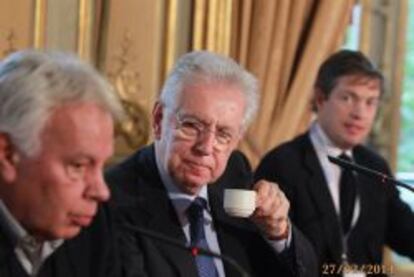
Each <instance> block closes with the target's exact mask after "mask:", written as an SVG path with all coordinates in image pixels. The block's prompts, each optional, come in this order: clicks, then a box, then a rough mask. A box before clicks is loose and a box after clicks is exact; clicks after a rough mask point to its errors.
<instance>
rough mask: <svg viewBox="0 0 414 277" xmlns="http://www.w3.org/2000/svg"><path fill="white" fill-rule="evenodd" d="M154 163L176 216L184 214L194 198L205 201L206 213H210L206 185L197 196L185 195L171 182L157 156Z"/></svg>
mask: <svg viewBox="0 0 414 277" xmlns="http://www.w3.org/2000/svg"><path fill="white" fill-rule="evenodd" d="M155 161H156V165H157V169H158V172H159V173H160V177H161V181H162V183H163V184H164V187H165V189H166V190H167V194H168V197H169V199H170V200H171V202H172V203H173V206H174V208H175V210H176V212H177V213H178V214H180V215H183V214H185V212H186V210H187V208H188V207H189V206H190V205H191V203H192V202H193V200H194V199H195V198H196V197H201V198H203V199H205V200H206V202H207V211H208V212H209V213H210V204H209V202H208V193H207V185H204V186H203V187H202V188H201V190H200V192H199V194H198V195H189V194H186V193H184V192H182V191H181V190H180V189H179V188H178V186H177V185H176V184H175V183H174V182H173V180H172V178H171V176H170V175H169V174H168V173H167V172H166V170H165V169H164V167H163V166H162V163H161V161H160V160H159V158H158V156H157V155H155Z"/></svg>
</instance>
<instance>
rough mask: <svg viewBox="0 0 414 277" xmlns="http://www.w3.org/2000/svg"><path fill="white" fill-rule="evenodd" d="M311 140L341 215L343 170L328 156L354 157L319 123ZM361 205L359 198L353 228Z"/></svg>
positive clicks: (313, 131) (356, 203) (335, 205)
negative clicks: (340, 199) (340, 182)
mask: <svg viewBox="0 0 414 277" xmlns="http://www.w3.org/2000/svg"><path fill="white" fill-rule="evenodd" d="M309 135H310V140H311V142H312V145H313V147H314V149H315V151H316V155H317V157H318V160H319V162H320V164H321V166H322V170H323V173H324V175H325V180H326V183H327V184H328V189H329V192H330V195H331V197H332V201H333V204H334V207H335V211H336V213H337V214H338V216H339V215H340V203H339V181H340V178H341V168H340V167H339V166H338V165H336V164H333V163H331V162H330V161H329V160H328V156H333V157H338V156H339V155H341V154H342V153H344V152H345V154H347V155H348V156H349V157H351V158H352V157H353V155H352V150H346V151H344V150H342V149H340V148H338V147H337V146H335V145H334V143H333V142H332V141H331V140H330V139H329V138H328V136H327V135H326V133H325V132H324V131H323V129H322V128H321V126H320V125H319V123H318V122H317V121H315V122H313V124H312V126H311V128H310V131H309ZM360 209H361V205H360V201H359V197H357V199H356V201H355V206H354V214H353V218H352V223H351V226H355V224H356V221H357V220H358V217H359V213H360Z"/></svg>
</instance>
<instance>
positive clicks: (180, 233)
mask: <svg viewBox="0 0 414 277" xmlns="http://www.w3.org/2000/svg"><path fill="white" fill-rule="evenodd" d="M257 105H258V95H257V82H256V79H255V78H254V77H253V76H252V75H251V74H250V73H248V72H247V71H246V70H244V69H243V68H242V67H240V66H239V65H238V64H237V63H235V62H234V61H233V60H231V59H229V58H227V57H224V56H220V55H217V54H213V53H209V52H193V53H189V54H186V55H184V56H183V57H182V58H181V59H180V60H179V61H178V63H177V65H176V67H175V68H174V69H173V71H172V73H171V74H170V75H169V77H168V79H167V81H166V83H165V85H164V88H163V90H162V92H161V95H160V98H159V100H158V101H157V102H156V104H155V106H154V109H153V114H152V115H153V131H154V138H155V142H154V145H151V146H149V147H145V148H143V149H140V150H138V151H137V152H136V153H135V154H133V155H132V156H131V157H130V158H129V159H127V160H126V161H124V162H122V163H121V164H119V165H117V166H115V167H114V168H112V169H111V170H109V171H108V174H107V176H106V177H107V181H108V183H109V184H111V186H112V189H113V203H114V204H115V207H117V209H118V211H119V215H120V219H119V222H120V224H121V225H122V224H123V223H127V224H129V225H132V226H137V227H143V228H146V229H149V230H151V231H153V232H157V233H163V234H164V235H166V236H169V237H174V238H175V239H177V240H180V241H181V242H182V243H183V244H187V245H190V244H193V238H194V237H198V238H200V237H201V241H203V243H204V245H203V246H202V247H203V248H208V249H209V250H212V251H215V252H218V253H221V254H225V255H228V256H230V257H232V258H233V259H235V260H236V261H237V262H238V263H239V264H240V265H241V266H242V267H244V268H245V269H246V270H247V271H248V272H249V273H250V275H251V276H275V275H277V276H316V261H315V259H314V254H313V252H312V251H313V250H312V248H311V246H310V244H309V243H308V242H307V241H306V239H305V238H304V237H303V236H302V235H301V234H300V233H299V232H298V231H297V230H296V229H295V228H294V227H293V226H291V225H290V224H289V220H288V210H289V202H288V200H287V199H286V197H285V195H284V194H283V192H282V191H281V190H280V189H279V187H278V186H277V184H275V183H270V182H267V181H259V182H257V183H256V184H254V185H253V187H252V188H253V190H254V191H255V192H256V197H255V198H256V199H255V207H254V208H255V209H254V212H253V214H252V215H251V216H250V217H249V218H248V219H246V218H237V217H232V216H229V215H228V214H226V213H225V211H224V209H223V190H224V189H225V188H244V189H248V188H251V184H252V176H251V170H250V166H249V164H248V162H247V160H246V159H245V157H244V156H243V155H242V154H241V153H240V152H237V151H236V152H233V151H234V150H235V148H236V147H237V144H238V142H239V141H240V139H241V138H242V135H243V133H244V131H245V130H246V129H247V126H248V124H249V123H250V121H251V120H252V118H253V117H254V114H255V112H256V109H257ZM227 193H228V192H227ZM194 206H198V207H201V208H198V209H201V212H200V213H201V214H200V213H199V214H200V216H201V217H202V218H201V222H202V223H201V230H198V231H199V232H198V231H195V228H193V227H194V226H195V225H196V223H195V221H194V220H193V216H192V215H191V214H194V213H193V212H191V211H192V210H193V207H194ZM190 212H191V213H190ZM197 224H198V226H199V223H197ZM120 228H122V227H120ZM122 232H123V234H122V236H121V237H122V243H123V244H122V246H121V250H122V251H124V256H125V257H128V258H126V259H123V261H124V265H123V266H124V270H125V271H126V272H130V274H131V275H133V276H136V275H140V274H144V275H145V274H148V275H149V276H220V277H221V276H236V274H237V273H236V271H234V268H231V266H230V265H228V264H224V263H223V262H222V261H221V260H219V259H214V261H213V259H212V258H210V260H211V261H209V260H208V259H204V260H203V261H200V260H199V259H200V258H199V257H196V258H194V257H192V256H191V255H190V254H189V253H185V252H182V251H180V250H177V249H176V248H174V247H172V246H171V245H166V244H165V243H162V242H159V241H151V240H150V239H148V238H145V237H143V236H142V235H139V234H137V233H136V232H133V231H128V230H123V231H122ZM200 232H201V233H202V234H201V235H200V234H199V233H200ZM200 264H201V265H200ZM206 268H208V273H206V272H205V269H206ZM314 273H315V274H314Z"/></svg>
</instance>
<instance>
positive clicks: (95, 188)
mask: <svg viewBox="0 0 414 277" xmlns="http://www.w3.org/2000/svg"><path fill="white" fill-rule="evenodd" d="M87 186H88V187H87V189H86V195H87V197H88V198H89V199H92V200H94V201H97V202H105V201H107V200H109V197H110V196H111V192H110V191H109V188H108V186H107V185H106V183H105V180H104V178H103V173H102V170H100V171H99V172H97V173H96V174H94V176H93V177H92V178H91V180H90V181H89V182H88V184H87Z"/></svg>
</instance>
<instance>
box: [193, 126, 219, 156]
mask: <svg viewBox="0 0 414 277" xmlns="http://www.w3.org/2000/svg"><path fill="white" fill-rule="evenodd" d="M215 143H216V135H215V133H214V131H212V130H208V129H206V130H205V132H204V133H202V134H201V135H200V137H199V139H198V140H197V142H196V147H195V149H196V150H197V151H198V152H199V153H200V154H202V155H210V154H211V153H213V151H214V145H215Z"/></svg>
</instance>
